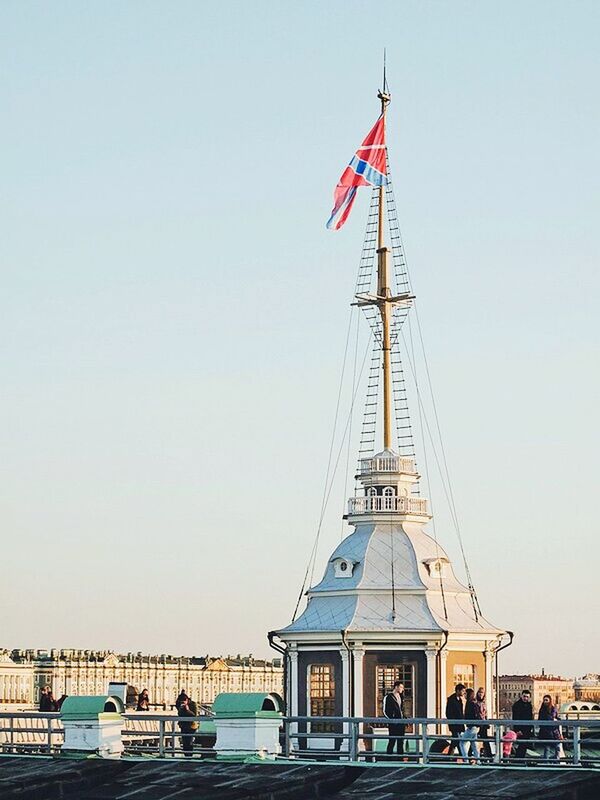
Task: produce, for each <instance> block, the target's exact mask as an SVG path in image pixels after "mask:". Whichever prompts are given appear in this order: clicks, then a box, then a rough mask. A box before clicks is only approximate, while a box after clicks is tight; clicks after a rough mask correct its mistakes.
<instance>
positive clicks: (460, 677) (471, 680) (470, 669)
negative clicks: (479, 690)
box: [452, 664, 475, 689]
mask: <svg viewBox="0 0 600 800" xmlns="http://www.w3.org/2000/svg"><path fill="white" fill-rule="evenodd" d="M453 675H454V686H456V684H457V683H463V684H464V685H465V686H466V687H467V689H474V688H475V665H474V664H455V665H454V671H453ZM454 686H453V687H452V688H453V689H454Z"/></svg>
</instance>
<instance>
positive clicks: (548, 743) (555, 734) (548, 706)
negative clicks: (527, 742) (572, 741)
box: [538, 694, 562, 761]
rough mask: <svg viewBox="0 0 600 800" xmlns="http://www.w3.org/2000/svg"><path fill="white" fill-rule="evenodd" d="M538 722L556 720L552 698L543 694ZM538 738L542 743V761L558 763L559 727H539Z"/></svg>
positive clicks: (556, 714) (555, 709) (556, 711)
mask: <svg viewBox="0 0 600 800" xmlns="http://www.w3.org/2000/svg"><path fill="white" fill-rule="evenodd" d="M538 719H539V720H540V722H551V721H553V720H558V709H557V708H556V706H554V705H552V698H551V697H550V695H549V694H545V695H544V697H543V698H542V705H541V706H540V710H539V712H538ZM538 738H539V739H540V740H541V741H543V743H544V760H545V761H558V759H559V756H560V743H561V739H562V736H561V732H560V725H559V724H558V723H557V724H556V725H540V730H539V733H538Z"/></svg>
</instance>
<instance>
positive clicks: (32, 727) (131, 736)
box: [0, 712, 600, 769]
mask: <svg viewBox="0 0 600 800" xmlns="http://www.w3.org/2000/svg"><path fill="white" fill-rule="evenodd" d="M190 723H192V724H195V725H197V728H195V729H193V730H190V728H189V727H187V726H189V724H190ZM182 724H183V725H184V726H186V727H184V729H183V730H182V729H181V725H182ZM398 724H399V725H401V726H402V730H401V729H399V728H396V729H395V730H391V731H390V729H389V728H388V725H389V720H388V719H386V718H382V717H306V716H302V717H283V718H282V719H281V731H280V743H281V754H280V756H281V757H283V758H286V759H309V760H317V761H331V762H340V761H342V762H343V761H346V762H362V763H365V764H368V763H374V762H378V763H386V762H395V763H398V761H402V762H406V763H409V764H413V765H415V766H427V765H431V764H446V765H453V766H457V767H466V766H470V765H474V764H483V765H488V766H492V767H494V766H503V765H511V766H554V765H557V764H561V765H564V766H570V767H580V766H581V767H588V768H596V769H600V719H590V718H587V719H561V720H558V721H549V722H541V721H538V720H531V721H528V720H521V721H517V720H507V719H500V720H499V719H488V720H473V721H470V720H454V721H453V720H446V719H438V718H435V719H434V718H410V719H403V720H398ZM449 726H452V727H455V726H456V728H455V730H454V732H451V731H449ZM557 727H558V730H559V732H560V737H561V738H560V739H556V738H551V736H552V732H553V731H556V730H557ZM457 728H458V730H457ZM515 728H516V729H517V731H519V730H520V731H521V732H522V731H523V729H525V730H527V729H530V730H531V735H528V736H523V735H521V733H519V735H518V737H517V738H514V735H515V733H516V731H515V730H514V729H515ZM399 732H400V733H402V735H401V736H397V735H396V734H398V733H399ZM545 732H547V733H545ZM509 737H513V738H509ZM546 737H547V738H546ZM122 739H123V745H124V754H125V755H146V754H151V755H154V756H157V757H159V758H184V757H213V756H214V755H215V739H216V730H215V727H214V720H213V718H212V717H211V716H209V715H202V716H199V717H178V716H175V715H173V714H153V713H151V712H137V713H136V712H129V713H126V714H125V715H124V717H123V728H122ZM63 741H64V731H63V728H62V724H61V720H60V715H59V714H57V713H43V712H0V753H13V754H22V755H25V754H27V755H31V754H43V755H48V754H52V753H56V752H58V751H59V750H60V747H61V745H62V743H63ZM391 743H392V744H394V752H392V753H390V752H388V749H389V747H390V744H391ZM399 744H400V747H399ZM399 750H400V752H399ZM236 752H237V753H239V751H236ZM248 752H249V753H250V752H252V751H248Z"/></svg>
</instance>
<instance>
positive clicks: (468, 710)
mask: <svg viewBox="0 0 600 800" xmlns="http://www.w3.org/2000/svg"><path fill="white" fill-rule="evenodd" d="M465 719H466V720H470V721H471V722H472V721H473V720H475V719H480V716H479V707H478V706H477V705H476V703H475V692H474V691H473V689H467V702H466V705H465ZM477 733H478V728H477V725H473V724H469V722H468V721H467V727H466V730H464V731H463V733H461V734H460V737H459V742H458V749H459V750H460V754H461V756H462V757H463V759H464V760H465V761H466V760H467V748H468V750H469V757H470V758H471V759H472V760H473V759H475V760H476V759H478V758H479V749H478V747H477V744H476V741H477ZM473 763H474V762H473Z"/></svg>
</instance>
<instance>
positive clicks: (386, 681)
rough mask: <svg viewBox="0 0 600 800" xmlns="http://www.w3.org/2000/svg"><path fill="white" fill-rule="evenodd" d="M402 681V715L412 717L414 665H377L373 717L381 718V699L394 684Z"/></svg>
mask: <svg viewBox="0 0 600 800" xmlns="http://www.w3.org/2000/svg"><path fill="white" fill-rule="evenodd" d="M396 681H402V683H403V684H404V713H405V715H406V716H407V717H412V716H413V712H414V706H413V698H414V688H415V686H414V684H415V665H414V664H378V665H377V706H376V708H375V716H376V717H382V716H383V698H384V697H385V696H386V694H389V692H391V691H392V689H393V688H394V683H395V682H396Z"/></svg>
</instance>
